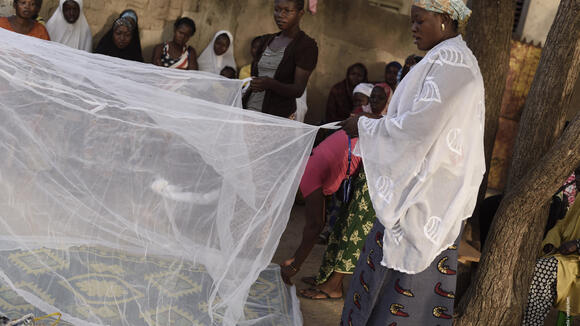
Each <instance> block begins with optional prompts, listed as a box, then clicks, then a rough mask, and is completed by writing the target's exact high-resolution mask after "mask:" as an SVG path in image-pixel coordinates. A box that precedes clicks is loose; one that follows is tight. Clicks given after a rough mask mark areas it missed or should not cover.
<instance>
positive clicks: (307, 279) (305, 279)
mask: <svg viewBox="0 0 580 326" xmlns="http://www.w3.org/2000/svg"><path fill="white" fill-rule="evenodd" d="M300 280H301V281H302V282H304V283H306V284H308V285H312V286H317V285H318V284H316V276H304V277H303V278H301V279H300Z"/></svg>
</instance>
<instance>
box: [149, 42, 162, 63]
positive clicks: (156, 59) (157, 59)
mask: <svg viewBox="0 0 580 326" xmlns="http://www.w3.org/2000/svg"><path fill="white" fill-rule="evenodd" d="M162 48H163V43H162V44H157V45H156V46H155V48H154V49H153V57H152V58H151V62H152V63H153V64H154V65H156V66H161V49H162Z"/></svg>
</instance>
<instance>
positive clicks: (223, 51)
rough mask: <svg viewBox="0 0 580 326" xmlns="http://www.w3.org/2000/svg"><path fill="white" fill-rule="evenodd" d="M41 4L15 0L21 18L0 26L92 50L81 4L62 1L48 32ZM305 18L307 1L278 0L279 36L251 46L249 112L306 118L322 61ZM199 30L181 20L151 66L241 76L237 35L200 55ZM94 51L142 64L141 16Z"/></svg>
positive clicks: (121, 20) (129, 13) (221, 36)
mask: <svg viewBox="0 0 580 326" xmlns="http://www.w3.org/2000/svg"><path fill="white" fill-rule="evenodd" d="M41 5H42V1H41V0H14V9H15V12H16V14H15V15H14V16H11V17H4V18H0V28H5V29H8V30H11V31H14V32H17V33H20V34H25V35H29V36H33V37H38V38H42V39H45V40H52V41H55V42H59V43H63V44H66V45H68V46H70V47H73V48H76V49H79V50H84V51H89V52H90V51H92V49H93V40H92V33H91V30H90V27H89V24H88V22H87V20H86V18H85V16H84V13H83V1H82V0H60V3H59V7H58V8H57V10H56V11H55V12H54V13H53V15H52V17H51V18H50V20H49V21H48V22H47V23H46V28H45V27H44V26H43V25H42V24H41V23H39V22H38V21H36V20H35V17H36V16H38V12H39V11H40V7H41ZM303 15H304V0H283V1H276V4H275V8H274V19H275V21H276V24H277V25H278V27H279V29H280V32H278V33H274V34H266V35H263V36H259V37H256V38H255V39H254V41H253V42H252V56H253V59H254V60H253V62H252V64H251V65H248V66H246V67H243V74H244V76H243V77H249V76H245V75H247V74H248V73H249V74H250V75H251V76H253V79H252V81H251V83H250V87H249V91H247V92H246V94H245V96H244V108H246V109H250V110H254V111H259V112H263V113H268V114H272V115H277V116H281V117H286V118H293V119H296V118H298V119H299V120H303V119H304V115H305V111H306V99H305V97H306V92H305V91H306V85H307V83H308V79H309V78H310V74H311V73H312V71H313V70H314V68H315V67H316V64H317V61H318V47H317V44H316V42H315V41H314V40H313V39H312V38H310V37H309V36H308V35H306V33H304V32H303V31H302V30H301V29H300V20H301V18H302V16H303ZM195 32H196V26H195V23H194V21H193V20H192V19H190V18H187V17H182V18H179V19H177V20H176V21H175V24H174V33H173V39H172V40H169V41H166V42H163V43H161V44H158V45H157V46H155V47H154V49H153V55H152V58H151V62H152V63H153V64H155V65H157V66H162V67H166V68H174V69H184V70H201V71H206V72H211V73H214V74H220V75H222V76H225V77H227V78H236V77H237V76H238V67H237V65H236V61H235V59H234V49H233V43H234V38H233V35H232V34H231V33H230V32H228V31H219V32H217V33H216V34H215V36H214V37H213V39H212V41H211V43H210V44H209V45H208V46H207V48H206V49H205V50H204V51H203V52H202V53H201V55H199V56H198V55H197V52H196V50H195V49H194V48H193V47H191V46H189V45H187V42H188V41H189V39H190V38H191V37H192V36H193V35H194V34H195ZM94 52H95V53H99V54H104V55H108V56H112V57H117V58H121V59H125V60H132V61H138V62H143V61H144V59H143V54H142V50H141V41H140V38H139V24H138V16H137V13H136V12H135V11H134V10H131V9H129V10H125V11H124V12H122V13H121V14H120V15H119V17H118V18H117V19H115V21H114V22H113V24H112V26H111V28H110V29H109V30H108V32H107V33H105V35H104V36H103V37H102V38H101V40H100V41H99V43H98V44H97V46H96V47H95V50H94ZM297 111H298V115H297V114H296V112H297Z"/></svg>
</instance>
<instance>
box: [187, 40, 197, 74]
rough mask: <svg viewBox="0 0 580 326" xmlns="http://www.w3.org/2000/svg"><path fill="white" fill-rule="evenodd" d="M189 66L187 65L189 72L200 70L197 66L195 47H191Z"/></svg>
mask: <svg viewBox="0 0 580 326" xmlns="http://www.w3.org/2000/svg"><path fill="white" fill-rule="evenodd" d="M188 51H189V65H187V70H199V67H198V65H197V52H195V49H194V48H193V47H191V46H190V47H189V49H188Z"/></svg>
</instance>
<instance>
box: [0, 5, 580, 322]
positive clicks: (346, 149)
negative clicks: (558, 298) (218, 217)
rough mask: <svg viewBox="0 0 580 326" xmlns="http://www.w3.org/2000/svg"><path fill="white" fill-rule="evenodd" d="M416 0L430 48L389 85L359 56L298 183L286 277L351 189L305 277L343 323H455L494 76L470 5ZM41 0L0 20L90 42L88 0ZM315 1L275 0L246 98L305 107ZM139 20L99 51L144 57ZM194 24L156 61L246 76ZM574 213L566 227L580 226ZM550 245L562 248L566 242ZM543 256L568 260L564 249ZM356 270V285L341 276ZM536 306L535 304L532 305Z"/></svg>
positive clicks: (283, 108) (182, 24)
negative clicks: (299, 219) (485, 75)
mask: <svg viewBox="0 0 580 326" xmlns="http://www.w3.org/2000/svg"><path fill="white" fill-rule="evenodd" d="M37 1H38V0H37ZM409 1H412V3H413V6H412V10H411V21H412V24H411V33H412V35H413V38H414V40H415V44H416V45H417V48H418V49H419V50H421V51H425V52H426V55H425V57H424V58H422V60H421V58H420V57H417V56H411V57H409V58H407V61H406V64H405V67H401V65H399V64H396V63H391V64H389V65H387V67H386V69H385V82H384V83H380V84H369V83H368V82H367V71H366V68H365V67H364V65H362V64H355V65H353V66H351V67H350V68H349V69H348V71H347V76H346V78H345V80H344V81H342V82H340V83H338V84H337V85H335V86H334V87H333V90H332V91H331V94H330V97H329V104H328V107H327V112H326V120H327V121H328V122H331V121H340V126H341V127H342V130H339V131H337V132H335V133H333V134H331V135H330V136H329V137H327V138H326V139H325V140H324V141H323V142H321V143H320V145H318V146H317V147H316V148H315V149H314V150H313V152H312V155H311V157H310V159H309V161H308V163H307V166H306V171H305V174H304V176H303V178H302V180H301V183H300V189H301V192H302V194H303V195H304V197H305V201H306V219H307V221H306V225H305V228H304V233H303V239H302V242H301V244H300V246H299V248H297V250H296V252H295V254H294V255H293V256H292V257H290V258H289V259H287V260H286V261H284V262H283V263H282V264H281V274H282V278H283V280H284V281H285V282H287V283H291V282H292V277H293V276H294V275H296V273H297V272H298V271H299V270H300V267H301V265H302V263H303V262H304V261H305V259H306V257H307V256H308V254H309V252H310V251H311V249H312V247H313V246H314V243H315V241H316V238H317V236H318V234H319V233H320V231H321V230H322V227H323V226H324V223H325V216H326V212H325V196H327V195H330V194H332V193H339V194H341V195H342V196H341V197H342V200H343V202H344V205H343V207H342V210H341V213H340V217H339V219H338V220H337V221H336V223H335V225H334V228H333V231H332V234H331V236H330V239H329V245H328V247H327V250H326V253H325V255H324V260H323V263H322V266H321V268H320V271H319V273H318V275H317V276H315V277H310V278H305V279H304V281H305V282H306V283H309V284H311V285H312V287H311V288H308V289H304V290H301V291H300V294H301V295H302V296H303V297H305V298H308V299H328V298H343V297H344V298H345V304H344V308H343V311H342V322H341V324H342V325H393V326H394V325H398V326H402V325H452V323H453V304H454V298H455V286H456V270H457V244H458V240H459V238H460V237H461V233H462V230H463V224H464V221H465V220H466V219H467V218H468V217H470V216H471V215H472V212H473V209H474V207H475V204H476V201H477V193H478V189H479V186H480V183H481V181H482V178H483V174H484V173H485V160H484V150H483V130H484V120H485V104H484V86H483V79H482V77H481V73H480V70H479V67H478V64H477V60H476V59H475V57H474V55H473V53H472V52H471V51H470V50H469V48H468V47H467V45H466V43H465V42H464V41H463V39H462V37H461V35H460V33H459V31H460V29H461V28H463V27H464V26H465V24H466V23H467V20H468V18H469V16H470V13H471V11H470V10H469V9H468V8H467V7H466V5H465V4H464V2H463V1H462V0H409ZM36 4H37V2H36V1H35V0H15V1H14V7H15V9H16V16H13V17H9V18H2V19H0V27H4V28H8V29H11V30H13V31H16V32H18V33H23V34H29V35H33V36H37V37H41V38H45V39H48V37H49V35H50V37H51V38H52V39H53V40H54V41H58V42H61V43H65V44H67V45H69V46H72V47H76V48H78V49H82V50H87V51H90V49H91V40H90V38H91V36H90V35H91V33H90V30H89V29H88V24H87V23H86V19H85V18H84V16H83V15H82V0H61V1H60V6H59V10H57V11H56V12H55V14H54V15H53V17H52V18H51V19H50V20H49V22H48V23H47V29H48V32H46V31H44V32H43V27H39V25H38V24H37V23H35V22H34V21H33V20H32V17H33V16H34V11H35V10H37V8H36ZM304 13H305V12H304V0H274V11H273V16H274V20H275V22H276V25H277V26H278V28H279V29H280V31H279V32H277V33H273V34H266V35H263V36H260V37H257V38H255V39H254V40H253V41H252V58H253V62H252V64H251V65H249V66H246V67H243V68H242V71H241V73H240V75H242V76H243V77H248V76H252V80H251V82H250V85H249V90H248V91H247V92H246V93H245V96H244V107H245V108H246V109H249V110H254V111H259V112H263V113H267V114H272V115H276V116H280V117H284V118H291V119H292V118H295V117H296V114H297V111H298V110H299V109H298V106H297V103H298V101H297V99H299V98H300V97H301V96H302V95H303V94H304V92H305V89H306V85H307V84H308V80H309V78H310V76H311V74H312V72H313V70H314V69H315V68H316V64H317V60H318V46H317V44H316V41H315V40H314V39H312V38H311V37H309V36H308V35H307V34H306V33H305V32H304V31H302V30H301V29H300V20H301V18H302V16H303V15H304ZM137 23H138V18H137V14H136V13H135V12H134V11H131V10H128V11H125V12H123V13H122V14H121V15H120V16H119V18H117V19H116V20H115V22H114V23H113V26H112V27H111V29H110V31H109V32H108V33H107V34H106V35H105V36H104V37H103V39H102V40H101V41H100V42H99V44H98V46H97V47H96V52H98V53H102V54H107V55H112V56H116V57H120V58H123V59H128V60H135V61H143V57H142V54H141V48H140V44H139V32H138V24H137ZM195 30H196V28H195V24H194V22H193V21H192V20H191V19H189V18H181V19H178V20H177V21H176V22H175V25H174V37H173V39H172V40H170V41H167V42H164V43H162V44H159V45H157V46H156V47H155V49H154V51H153V58H152V62H153V63H154V64H156V65H159V66H164V67H168V68H177V69H190V70H193V69H200V70H205V71H209V72H212V73H216V74H219V73H222V74H223V73H224V70H228V71H227V74H229V75H235V74H236V72H237V67H236V65H235V61H234V59H233V49H232V47H233V46H232V44H233V37H232V35H231V34H230V33H229V32H227V31H220V32H218V33H216V35H215V36H214V38H213V40H212V42H211V43H210V46H208V48H206V49H205V50H204V51H203V52H202V53H201V55H200V56H199V57H198V56H197V53H196V51H195V49H193V48H191V47H190V46H188V45H187V41H188V40H189V38H191V36H193V35H194V33H195ZM413 66H414V67H413ZM228 67H229V68H228ZM411 67H413V68H412V69H411ZM226 68H228V69H226ZM401 68H402V69H401ZM577 207H578V205H576V206H575V209H574V210H573V211H572V212H573V213H574V214H576V215H578V211H579V210H578V208H577ZM573 221H574V223H575V224H574V223H572V222H570V223H571V224H570V225H572V224H573V226H572V227H569V228H568V229H574V230H575V231H577V230H578V225H577V224H578V223H577V222H576V221H577V219H574V220H573ZM568 238H570V237H568ZM568 238H566V239H565V240H566V241H568V240H569V239H568ZM549 244H551V246H548V249H550V248H552V249H553V248H556V247H558V246H560V244H561V241H560V240H557V241H556V240H551V242H550V243H549ZM571 244H572V242H570V241H568V242H566V248H564V249H566V250H567V249H569V248H568V247H571ZM576 247H580V243H576ZM576 249H578V248H576ZM560 251H563V249H562V250H560ZM566 252H568V251H566ZM542 263H543V264H544V265H546V264H547V265H549V266H550V268H551V269H550V270H552V271H553V270H554V269H557V267H554V266H556V265H557V262H556V261H555V260H554V259H551V260H545V261H542ZM545 269H546V268H544V269H543V270H545ZM350 273H352V274H353V278H352V281H351V283H350V288H349V289H348V291H347V292H346V294H345V293H344V292H343V284H342V280H343V278H344V275H345V274H350ZM550 284H553V283H550ZM552 287H553V285H550V289H552ZM558 290H560V289H559V288H558ZM345 296H346V297H345ZM552 297H554V296H552ZM536 306H537V305H534V304H530V307H532V309H531V310H529V311H528V313H527V314H526V316H527V317H526V318H531V317H532V315H533V314H534V313H536V311H535V309H536V308H535V307H536ZM538 310H539V309H538ZM540 314H543V312H542V313H540Z"/></svg>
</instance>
